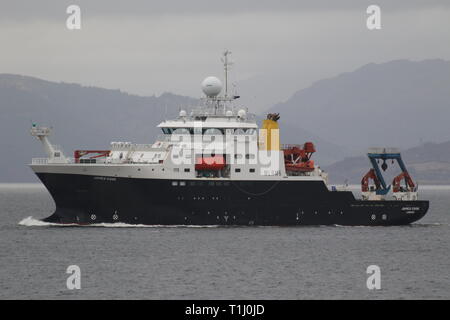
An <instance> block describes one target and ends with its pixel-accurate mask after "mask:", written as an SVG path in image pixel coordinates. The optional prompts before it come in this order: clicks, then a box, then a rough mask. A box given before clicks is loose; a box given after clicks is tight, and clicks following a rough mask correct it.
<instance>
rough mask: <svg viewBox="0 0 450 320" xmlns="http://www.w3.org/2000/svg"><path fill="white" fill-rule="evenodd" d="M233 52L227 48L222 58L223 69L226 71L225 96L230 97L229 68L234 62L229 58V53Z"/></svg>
mask: <svg viewBox="0 0 450 320" xmlns="http://www.w3.org/2000/svg"><path fill="white" fill-rule="evenodd" d="M230 54H231V51H230V50H228V49H225V51H224V52H223V58H222V59H221V60H222V62H223V69H224V71H225V98H227V97H228V68H229V67H230V66H231V65H232V64H233V62H231V61H229V60H228V55H230Z"/></svg>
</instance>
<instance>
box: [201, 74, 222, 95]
mask: <svg viewBox="0 0 450 320" xmlns="http://www.w3.org/2000/svg"><path fill="white" fill-rule="evenodd" d="M202 90H203V93H204V94H206V96H207V97H215V96H217V95H218V94H219V93H220V91H222V82H221V81H220V80H219V79H218V78H216V77H207V78H206V79H205V80H203V82H202Z"/></svg>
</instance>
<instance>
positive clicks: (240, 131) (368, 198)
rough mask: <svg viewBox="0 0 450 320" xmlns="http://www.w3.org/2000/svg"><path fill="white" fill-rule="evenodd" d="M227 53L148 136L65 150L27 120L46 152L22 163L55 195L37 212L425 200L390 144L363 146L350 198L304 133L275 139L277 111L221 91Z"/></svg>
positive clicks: (361, 215) (354, 209)
mask: <svg viewBox="0 0 450 320" xmlns="http://www.w3.org/2000/svg"><path fill="white" fill-rule="evenodd" d="M229 53H230V52H229V51H226V52H225V53H224V56H223V59H222V61H223V64H224V70H225V88H223V87H222V82H221V81H220V80H219V79H218V78H216V77H207V78H206V79H205V80H204V81H203V82H202V89H203V93H204V96H203V97H202V99H201V102H200V103H199V106H198V107H195V108H191V109H190V110H187V109H183V110H180V111H179V115H178V117H177V118H175V119H172V120H165V121H162V122H161V123H160V124H159V125H158V127H159V128H160V129H161V131H162V132H161V133H162V134H161V135H160V136H158V137H157V138H156V141H155V142H154V143H151V144H137V143H131V142H111V144H110V148H108V149H107V150H75V151H74V154H73V157H67V156H66V155H65V154H64V153H63V151H62V150H61V148H59V147H57V146H55V145H53V144H52V143H51V142H50V141H49V138H48V136H49V135H50V132H51V129H50V128H48V127H43V126H38V125H37V124H33V125H32V128H31V134H32V135H33V136H35V137H37V138H38V139H39V140H40V141H41V142H42V144H43V146H44V149H45V152H46V154H47V157H46V158H34V159H32V163H31V164H30V166H31V168H32V170H33V171H34V172H35V174H36V175H37V176H38V177H39V179H40V180H41V181H42V183H43V184H44V185H45V187H46V188H47V190H48V191H49V193H50V194H51V196H52V197H53V200H54V202H55V205H56V210H55V212H54V213H53V214H51V215H50V216H49V217H48V218H46V219H44V221H47V222H53V223H62V224H79V225H85V224H98V223H126V224H145V225H227V226H259V225H262V226H300V225H348V226H358V225H361V226H388V225H405V224H410V223H412V222H414V221H417V220H419V219H420V218H422V217H423V216H424V215H425V214H426V212H427V210H428V207H429V202H428V201H426V200H419V198H418V193H417V191H418V190H417V189H418V188H417V184H416V183H415V182H414V181H413V180H412V178H411V176H410V175H409V173H408V171H407V169H406V166H405V164H404V162H403V160H402V158H401V154H400V152H399V151H398V150H397V149H393V148H372V149H369V152H368V157H369V160H370V163H371V164H372V169H370V170H369V172H368V173H367V174H366V175H365V176H364V177H363V178H362V180H361V187H362V193H361V197H360V198H357V197H355V195H354V194H353V192H351V191H349V190H347V189H346V188H345V187H337V186H330V185H329V184H328V174H327V173H326V172H324V171H323V170H322V169H321V168H320V167H319V166H318V165H317V164H316V163H315V162H314V160H313V159H312V155H313V154H314V152H315V151H316V146H315V145H314V144H313V143H312V142H305V143H303V144H281V143H280V136H279V124H278V120H279V118H280V115H279V114H268V115H267V117H266V119H264V120H263V121H262V125H261V128H259V127H258V124H257V121H256V118H255V116H254V115H253V114H251V113H249V112H248V110H247V109H246V108H244V107H241V106H239V104H238V103H237V102H238V101H239V100H238V98H239V96H238V95H236V94H230V93H229V90H228V83H227V82H228V81H227V79H228V78H227V76H228V66H229V60H228V58H229ZM388 161H392V162H393V161H396V162H397V163H398V164H399V167H400V169H401V173H400V174H399V175H398V176H397V177H395V178H394V180H393V182H392V184H390V185H389V184H387V183H386V181H385V179H384V177H383V174H382V170H385V169H386V166H387V163H388ZM380 162H381V163H382V164H381V167H380V166H379V163H380Z"/></svg>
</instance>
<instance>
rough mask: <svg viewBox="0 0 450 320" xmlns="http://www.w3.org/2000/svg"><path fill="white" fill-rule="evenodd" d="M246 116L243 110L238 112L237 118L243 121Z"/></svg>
mask: <svg viewBox="0 0 450 320" xmlns="http://www.w3.org/2000/svg"><path fill="white" fill-rule="evenodd" d="M246 115H247V112H245V110H244V109H241V110H239V111H238V117H239V118H241V119H244V118H245V116H246Z"/></svg>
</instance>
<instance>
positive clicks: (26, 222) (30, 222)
mask: <svg viewBox="0 0 450 320" xmlns="http://www.w3.org/2000/svg"><path fill="white" fill-rule="evenodd" d="M19 225H21V226H26V227H48V226H57V227H103V228H217V227H219V226H218V225H205V226H204V225H159V224H155V225H148V224H128V223H123V222H114V223H105V222H102V223H92V224H84V225H82V224H76V223H52V222H45V221H42V220H39V219H35V218H33V217H31V216H30V217H28V218H25V219H22V220H21V221H20V222H19Z"/></svg>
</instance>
